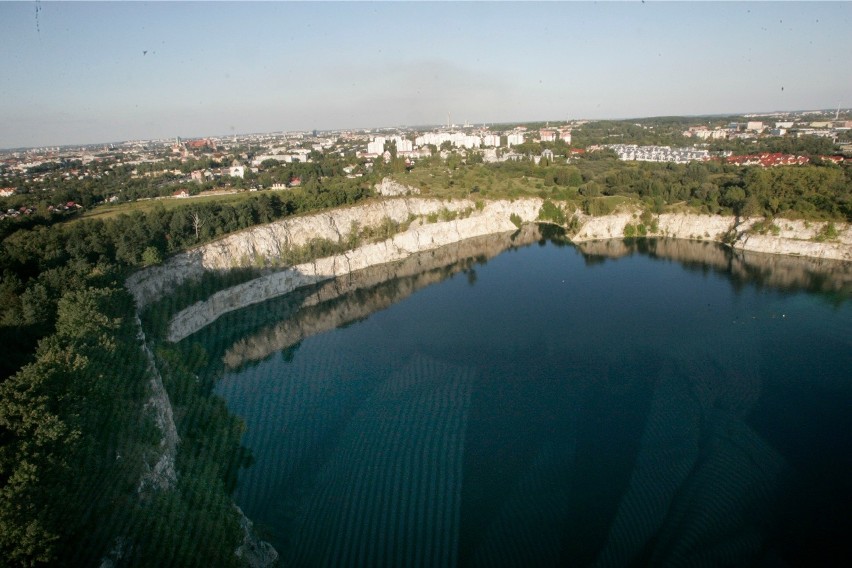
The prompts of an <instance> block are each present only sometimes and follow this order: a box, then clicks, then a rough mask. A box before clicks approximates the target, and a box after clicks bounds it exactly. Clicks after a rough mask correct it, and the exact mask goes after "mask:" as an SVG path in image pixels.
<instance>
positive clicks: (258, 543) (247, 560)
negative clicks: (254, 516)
mask: <svg viewBox="0 0 852 568" xmlns="http://www.w3.org/2000/svg"><path fill="white" fill-rule="evenodd" d="M234 509H236V510H237V515H239V518H240V528H241V529H242V531H243V542H242V544H240V546H239V547H237V550H236V551H235V552H234V554H235V555H236V556H237V558H239V559H240V560H242V562H243V563H244V564H245V565H246V566H248V567H249V568H269V567H270V566H275V565H276V564H277V562H278V551H277V550H275V548H273V546H272V545H271V544H269V543H268V542H266V541H264V540H260V538H258V536H257V534H256V533H255V531H254V523H252V522H251V520H250V519H249V518H248V517H246V516H245V514H244V513H243V510H242V509H240V508H239V507H237V506H236V505H234Z"/></svg>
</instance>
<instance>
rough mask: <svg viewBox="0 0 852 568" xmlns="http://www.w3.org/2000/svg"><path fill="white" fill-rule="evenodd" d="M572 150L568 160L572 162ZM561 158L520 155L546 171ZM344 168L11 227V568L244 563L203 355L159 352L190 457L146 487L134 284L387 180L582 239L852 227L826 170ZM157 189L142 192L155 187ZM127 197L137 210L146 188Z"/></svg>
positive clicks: (6, 336) (845, 188) (472, 157)
mask: <svg viewBox="0 0 852 568" xmlns="http://www.w3.org/2000/svg"><path fill="white" fill-rule="evenodd" d="M637 128H638V127H637ZM640 130H642V131H643V132H647V129H641V128H640ZM602 135H604V134H601V133H597V134H595V136H602ZM637 135H638V131H637ZM654 136H657V135H651V134H648V135H647V137H648V141H649V142H650V141H655V142H666V141H668V140H669V139H667V138H665V137H656V138H655V137H654ZM643 140H644V139H643ZM559 144H561V143H556V144H554V145H552V148H555V149H556V150H565V148H562V147H560V146H559ZM546 147H547V145H536V144H527V145H524V146H523V147H521V148H520V149H521V150H524V151H526V152H527V153H528V154H536V153H540V152H541V151H542V150H543V149H545V148H546ZM817 149H818V148H817ZM536 155H537V154H536ZM167 165H168V164H167ZM171 165H172V166H177V164H171ZM203 165H204V164H191V165H190V166H189V167H192V168H194V167H196V166H203ZM184 166H185V165H184ZM184 166H181V167H182V168H183V169H187V168H186V167H184ZM339 166H340V163H339V162H336V161H323V160H318V161H317V162H316V163H313V164H289V165H279V164H275V163H268V164H265V165H264V167H263V168H261V171H260V172H259V173H258V174H257V175H258V176H260V177H259V178H258V179H255V180H254V181H258V180H260V181H263V182H264V183H269V182H272V181H276V180H282V179H283V180H289V179H292V178H293V177H300V178H301V181H302V186H301V187H300V188H297V189H293V190H290V191H287V192H275V193H273V192H260V193H257V194H246V195H245V196H244V198H241V199H239V200H234V201H228V202H226V201H204V202H201V201H199V202H197V203H193V201H195V200H187V202H186V203H183V204H181V205H180V206H179V207H165V206H164V205H162V203H157V204H156V205H154V207H153V208H152V209H150V210H148V211H140V210H134V209H132V207H131V208H129V209H128V212H127V213H122V214H119V215H117V216H114V217H110V218H105V219H97V218H92V219H89V218H79V219H74V220H71V221H64V220H62V219H60V218H57V217H55V216H51V215H47V214H42V213H41V212H38V213H36V214H34V215H31V216H28V217H25V218H18V219H4V220H2V221H0V239H2V242H0V341H2V342H3V345H4V357H3V358H2V362H0V556H2V558H4V559H6V560H7V562H8V563H10V564H37V563H50V564H69V565H77V564H88V565H91V564H97V563H99V559H100V558H101V557H103V555H104V554H105V553H106V552H109V551H111V550H112V551H113V552H114V554H115V555H119V556H123V558H124V560H125V561H126V562H127V563H129V564H131V565H133V564H138V565H155V564H161V563H168V564H175V565H223V563H227V562H236V559H235V557H234V555H233V550H234V548H235V547H236V545H237V544H238V542H239V540H240V538H241V534H240V530H239V526H238V520H237V517H236V513H235V512H234V510H233V508H232V507H231V504H230V498H229V493H230V491H231V490H232V489H233V484H234V482H235V479H236V471H237V469H238V468H239V467H240V466H241V465H244V464H246V463H248V461H249V459H250V458H249V457H248V456H246V455H245V453H244V452H243V451H242V450H241V449H240V446H239V440H240V435H241V424H240V422H239V421H238V420H236V419H235V418H233V417H232V416H230V415H229V414H228V413H227V411H226V409H225V407H224V404H223V403H222V402H221V401H220V400H219V399H217V398H215V397H212V396H209V394H210V391H211V389H212V386H213V385H212V384H204V383H201V382H199V381H198V380H197V370H198V369H200V368H202V367H204V366H205V365H207V364H208V362H207V361H206V359H205V357H206V354H205V353H203V352H193V351H191V350H190V351H186V349H183V348H182V349H183V350H178V348H177V347H174V346H162V345H161V346H159V347H158V348H157V349H156V358H157V365H158V367H159V368H160V370H161V372H162V374H163V380H164V383H165V385H166V387H167V389H168V392H169V395H170V397H171V399H172V403H173V405H174V407H175V413H176V416H175V418H176V422H177V427H178V432H179V435H180V437H181V440H182V443H181V446H180V451H179V453H178V456H177V470H178V477H177V485H176V487H175V488H174V490H172V491H167V492H149V491H144V490H141V489H140V488H139V479H140V474H141V473H142V472H144V471H145V470H146V468H150V467H151V458H152V456H153V455H155V454H156V452H157V445H158V440H159V431H158V429H157V428H156V426H155V424H154V422H153V420H152V417H151V416H150V415H149V414H148V413H146V412H145V409H144V407H145V400H146V396H147V394H148V393H147V387H146V384H147V383H146V369H147V366H148V363H147V360H146V357H145V354H144V352H143V351H142V350H141V349H140V340H139V337H138V333H139V327H138V325H137V323H136V313H135V307H134V305H133V301H132V298H131V297H130V296H129V294H128V292H127V291H126V290H125V289H124V287H123V282H124V279H125V278H126V277H127V275H128V274H129V273H130V271H132V270H135V269H138V268H140V267H143V266H146V265H151V264H159V263H161V262H163V261H164V259H166V258H167V257H168V256H169V255H171V254H173V253H176V252H178V251H181V250H185V249H186V248H188V247H191V246H194V245H197V244H199V243H203V242H207V241H210V240H212V239H215V238H217V237H218V236H221V235H224V234H227V233H230V232H233V231H236V230H240V229H243V228H246V227H250V226H253V225H257V224H260V223H268V222H271V221H274V220H277V219H281V218H284V217H287V216H290V215H294V214H298V213H303V212H307V211H312V210H316V209H322V208H328V207H335V206H339V205H344V204H349V203H355V202H358V201H360V200H362V199H364V198H366V197H368V196H370V195H371V193H372V190H371V187H372V185H373V184H374V183H376V182H377V181H379V180H380V179H381V178H382V177H383V176H385V175H393V176H395V177H396V178H397V179H399V180H400V181H403V182H404V183H408V184H411V185H415V186H418V187H421V188H422V189H423V193H424V194H425V195H430V194H431V195H435V196H439V197H456V196H465V197H469V196H474V197H476V198H477V199H480V198H498V197H508V198H513V197H519V196H523V195H536V196H540V197H542V198H546V199H547V200H548V203H551V204H552V203H554V202H555V203H561V204H562V205H564V208H559V207H551V208H550V209H548V211H545V212H544V214H545V215H546V216H548V217H549V218H552V219H553V220H556V221H559V222H566V219H565V218H564V216H561V213H562V211H563V209H564V210H570V209H571V208H572V207H575V208H581V209H583V210H584V211H585V212H586V213H588V214H592V215H600V214H605V213H608V212H610V211H612V210H613V208H614V207H616V206H617V205H619V204H623V203H634V204H637V205H639V206H640V207H642V208H643V209H645V210H646V211H648V212H651V213H661V212H663V211H666V210H669V209H671V208H675V207H688V208H691V209H692V210H697V211H702V212H706V213H713V214H718V213H722V214H736V215H742V216H755V215H757V216H767V217H776V216H783V217H797V218H805V219H834V220H844V221H852V168H849V167H842V166H836V165H834V164H830V163H820V162H818V161H817V162H816V163H813V164H810V165H807V166H789V167H778V168H770V169H762V168H745V167H739V166H732V165H727V164H725V163H723V162H721V161H710V162H703V163H698V162H695V163H690V164H683V165H681V164H658V163H639V162H621V161H619V160H618V159H617V158H615V156H614V155H613V153H612V152H609V151H600V152H590V153H588V154H587V155H585V156H582V157H575V158H572V159H571V160H570V161H569V160H566V159H565V158H562V157H558V155H557V157H556V158H554V159H552V160H551V159H542V160H541V161H540V162H539V163H537V164H536V163H535V162H534V161H533V160H531V159H528V158H525V159H521V160H518V161H507V162H502V163H496V164H486V163H483V161H482V159H481V155H479V154H478V153H475V152H470V153H468V154H467V155H464V156H461V155H458V154H455V153H453V154H451V155H450V156H449V157H447V158H446V159H445V160H442V159H440V158H438V157H437V156H435V157H433V158H432V159H429V160H424V161H423V162H421V163H419V164H418V165H417V167H415V168H414V170H412V171H411V172H410V173H408V172H407V168H406V167H405V164H404V161H403V160H400V159H398V158H394V159H392V160H391V162H389V163H388V164H381V163H379V164H376V166H375V171H373V173H372V174H370V175H365V176H364V177H362V178H355V179H349V178H347V177H345V176H343V175H341V171H340V168H339ZM107 177H109V176H107ZM86 183H89V182H88V181H86V182H83V181H80V180H78V181H74V182H69V183H68V184H67V185H66V186H64V189H63V191H66V192H67V193H66V194H64V195H63V196H62V197H63V198H65V197H68V198H69V199H70V198H74V199H79V201H80V202H82V203H86V202H87V199H89V201H88V202H91V203H94V202H96V201H100V200H102V199H103V198H104V197H105V196H107V195H109V193H110V191H111V189H110V188H108V187H103V186H101V188H100V189H92V188H89V187H88V186H86V185H85V184H86ZM139 183H140V184H142V183H143V182H141V181H140V182H139ZM144 183H145V184H147V185H144V192H150V191H152V188H153V187H155V185H151V183H150V182H148V181H144ZM95 185H97V184H95ZM142 187H143V185H140V188H142ZM124 191H126V192H128V193H127V195H133V194H134V193H133V189H132V187H130V188H128V187H127V186H125V189H124ZM140 191H141V190H140ZM156 191H159V190H156ZM146 194H147V193H146ZM87 195H88V196H90V197H88V198H87V197H86V196H87ZM186 534H204V535H206V536H207V538H206V539H205V542H207V543H208V545H206V546H205V547H199V543H198V541H197V540H194V539H191V538H189V539H187V538H185V537H184V536H182V535H186ZM211 535H215V536H214V537H212V538H211ZM178 537H179V538H178ZM209 543H215V546H211V545H209Z"/></svg>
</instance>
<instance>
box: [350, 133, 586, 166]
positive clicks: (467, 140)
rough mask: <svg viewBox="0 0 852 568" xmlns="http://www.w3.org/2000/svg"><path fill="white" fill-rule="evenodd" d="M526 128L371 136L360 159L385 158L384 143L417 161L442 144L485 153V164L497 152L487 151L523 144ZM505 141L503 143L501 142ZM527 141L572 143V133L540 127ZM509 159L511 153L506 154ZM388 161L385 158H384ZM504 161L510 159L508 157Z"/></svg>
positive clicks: (492, 159)
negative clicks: (407, 136) (411, 135)
mask: <svg viewBox="0 0 852 568" xmlns="http://www.w3.org/2000/svg"><path fill="white" fill-rule="evenodd" d="M526 130H527V129H526V127H523V126H519V127H516V128H514V129H513V130H510V131H507V132H504V133H503V134H499V133H495V132H490V131H488V130H485V129H481V130H478V131H473V132H465V131H458V130H452V129H450V130H438V131H433V132H424V133H422V134H419V135H418V136H416V137H414V140H411V139H408V138H403V137H402V136H398V135H395V136H389V137H386V136H373V137H372V140H371V141H369V142H368V143H367V151H366V152H362V153H361V155H360V157H365V158H377V157H380V156H384V155H385V146H386V144H387V143H393V144H395V145H396V153H397V156H401V157H405V158H411V159H417V158H422V157H428V156H430V155H431V150H430V149H429V148H430V147H431V146H435V147H437V148H441V147H442V146H443V145H444V144H447V143H449V145H450V146H452V147H454V148H460V149H462V148H463V149H466V150H479V149H484V150H486V156H485V159H486V161H495V160H496V158H495V156H496V153H493V152H487V150H488V149H495V148H511V147H512V146H516V145H518V144H523V143H524V142H525V141H526V140H527V135H526ZM504 139H505V142H504V141H503V140H504ZM529 139H530V140H537V141H540V142H555V141H556V140H557V139H558V140H562V141H563V142H565V143H566V144H571V130H570V129H569V128H560V129H555V128H542V129H540V130H539V131H538V138H535V136H531V137H530V138H529ZM507 155H509V156H511V153H510V154H507ZM385 158H386V159H387V156H385ZM507 159H513V158H512V157H509V158H507Z"/></svg>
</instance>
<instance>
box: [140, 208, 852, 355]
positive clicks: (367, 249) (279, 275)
mask: <svg viewBox="0 0 852 568" xmlns="http://www.w3.org/2000/svg"><path fill="white" fill-rule="evenodd" d="M541 205H542V200H541V199H535V198H530V199H517V200H514V201H508V200H500V201H493V202H489V203H487V204H486V205H485V206H484V207H483V208H482V209H481V210H477V209H476V207H475V204H474V202H472V201H470V200H467V199H461V200H453V201H442V200H438V199H424V198H394V199H384V200H380V201H372V202H369V203H365V204H361V205H357V206H352V207H343V208H339V209H335V210H332V211H325V212H321V213H316V214H313V215H305V216H300V217H293V218H288V219H285V220H282V221H278V222H275V223H271V224H268V225H264V226H260V227H254V228H252V229H249V230H246V231H242V232H240V233H235V234H232V235H228V236H227V237H225V238H223V239H220V240H218V241H216V242H213V243H209V244H206V245H203V246H201V247H198V248H196V249H193V250H191V251H187V252H186V253H183V254H180V255H177V256H175V257H173V258H171V259H169V261H168V262H166V263H165V264H164V265H163V266H159V267H152V268H148V269H145V270H141V271H139V272H137V273H136V274H134V275H132V276H131V277H130V278H129V279H128V281H127V287H128V288H129V289H130V291H131V293H132V294H133V296H134V297H135V299H136V303H137V306H138V308H139V309H142V308H144V307H145V306H146V305H148V304H149V303H151V302H152V301H154V300H156V299H157V298H159V297H160V296H161V295H162V294H163V293H164V292H166V291H168V290H170V289H172V288H174V287H175V286H177V285H179V284H181V283H183V282H185V281H187V280H188V279H192V278H197V277H200V276H201V275H202V274H203V273H204V272H205V271H208V270H221V271H225V270H229V269H231V268H236V267H248V266H257V265H258V264H263V263H265V262H270V261H271V263H272V264H274V261H275V260H277V259H278V258H280V256H281V254H282V252H284V251H287V250H288V248H289V247H297V246H303V245H305V244H306V243H308V242H309V241H310V240H311V239H316V238H319V239H327V240H330V241H333V242H338V243H339V242H342V241H345V240H346V239H348V238H349V236H350V235H351V234H352V232H353V231H360V230H361V229H362V228H366V227H377V226H379V225H381V224H382V223H383V222H385V221H386V220H388V219H390V220H392V221H395V222H397V223H404V222H409V221H411V220H412V219H415V221H414V222H412V223H411V225H410V228H409V230H407V231H405V232H402V233H400V234H398V235H396V236H394V237H393V238H392V239H388V240H387V241H384V242H379V243H371V244H368V245H364V246H361V247H358V248H356V249H354V250H351V251H348V252H346V253H344V254H339V255H335V256H331V257H328V258H322V259H317V260H316V261H313V262H309V263H305V264H302V265H299V266H295V267H291V268H289V269H286V270H281V271H279V272H276V273H273V274H270V275H269V276H265V277H263V278H260V279H258V280H256V281H254V282H250V283H246V284H245V285H243V286H238V287H235V288H233V289H232V290H233V292H231V291H227V293H226V292H220V293H218V294H214V295H213V296H212V297H211V298H209V299H208V300H207V301H206V302H205V303H207V304H208V307H209V305H215V306H216V309H215V310H212V311H211V310H207V309H204V310H200V309H197V308H196V307H195V306H191V307H189V308H187V309H186V310H184V311H183V312H181V313H179V314H178V315H177V316H176V317H175V319H174V320H173V322H172V325H171V326H170V333H169V337H170V339H172V340H176V339H178V338H181V337H184V336H185V335H184V334H185V332H186V330H190V329H200V327H203V326H204V325H206V324H207V323H210V321H212V320H210V321H206V323H205V318H206V317H207V316H204V313H208V314H209V313H214V312H218V313H224V312H227V311H230V310H233V309H238V308H240V307H244V306H247V305H251V304H253V303H256V302H260V301H262V300H264V299H267V298H270V297H274V296H277V295H281V294H286V293H287V292H289V291H292V290H294V289H296V288H299V287H301V286H306V285H309V284H314V283H316V282H320V281H322V280H327V279H330V278H335V277H337V276H341V275H343V274H347V273H349V272H352V271H354V270H359V269H361V268H365V267H367V266H375V265H377V264H383V263H388V262H394V261H397V260H400V259H402V258H405V257H406V256H408V255H410V254H412V253H414V252H421V251H426V250H431V249H434V248H438V247H441V246H444V245H446V244H450V243H452V242H457V241H460V240H464V239H468V238H471V237H477V236H482V235H486V234H493V233H499V232H503V231H511V230H514V228H515V227H514V224H513V223H512V222H511V221H510V220H509V218H510V216H511V215H513V214H514V215H517V216H518V217H519V218H520V219H521V220H522V221H523V222H532V221H535V220H536V219H537V217H538V212H539V210H540V208H541ZM442 211H447V212H455V213H461V216H462V217H464V218H461V219H456V220H453V221H449V222H442V223H431V224H430V223H427V222H426V218H427V216H429V215H434V214H438V213H441V212H442ZM465 215H467V216H465ZM573 215H574V216H575V217H576V219H577V222H578V224H579V227H578V229H577V231H576V233H575V235H574V236H573V238H572V240H574V241H575V242H585V241H592V240H600V239H611V238H622V237H623V236H624V227H625V226H626V225H628V224H632V225H636V224H638V223H639V222H640V221H639V215H638V212H636V211H628V212H618V213H614V214H612V215H607V216H603V217H590V216H588V215H584V214H582V213H580V212H574V213H573ZM759 220H760V219H745V220H740V222H739V223H738V222H737V219H736V218H735V217H730V216H728V217H726V216H714V215H696V214H663V215H660V216H659V217H657V218H656V221H657V225H658V230H657V231H656V232H654V233H649V236H668V237H674V238H682V239H699V240H710V241H721V240H722V239H723V238H725V237H726V236H727V235H733V240H732V241H731V242H732V243H733V244H732V246H733V247H734V248H736V249H739V250H746V251H755V252H767V253H775V254H792V255H801V256H809V257H816V258H826V259H835V260H852V234H850V233H852V231H850V230H849V227H848V226H847V225H845V224H839V223H838V224H836V228H837V231H838V233H839V238H837V239H835V240H833V241H832V242H816V241H815V240H813V239H814V238H815V236H816V235H817V234H818V233H819V232H820V230H822V228H823V226H824V223H812V224H809V223H804V222H801V221H786V220H776V221H775V224H776V225H777V226H778V228H779V231H778V233H779V234H777V235H773V234H772V233H771V232H769V233H766V234H763V235H760V234H757V233H756V232H754V231H752V227H753V225H754V224H755V223H756V222H757V221H759ZM729 240H730V237H729Z"/></svg>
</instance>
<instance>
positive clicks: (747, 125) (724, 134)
mask: <svg viewBox="0 0 852 568" xmlns="http://www.w3.org/2000/svg"><path fill="white" fill-rule="evenodd" d="M850 128H852V121H850V120H834V121H825V120H823V121H810V122H809V121H804V120H799V121H796V120H783V121H776V122H774V124H769V123H764V122H763V121H762V120H749V121H746V122H731V123H728V124H727V125H726V126H717V127H714V128H709V127H708V126H704V125H698V126H690V127H689V128H688V129H686V130H684V131H683V135H684V136H685V137H687V138H698V139H699V140H723V139H732V140H733V139H746V140H748V139H753V138H757V137H758V136H766V135H768V136H787V135H788V134H790V135H796V136H822V137H826V138H831V139H833V140H836V139H837V136H838V134H839V133H840V132H842V131H844V130H849V129H850Z"/></svg>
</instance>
